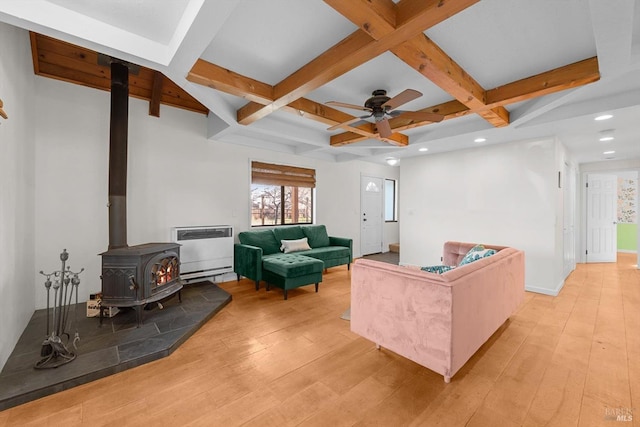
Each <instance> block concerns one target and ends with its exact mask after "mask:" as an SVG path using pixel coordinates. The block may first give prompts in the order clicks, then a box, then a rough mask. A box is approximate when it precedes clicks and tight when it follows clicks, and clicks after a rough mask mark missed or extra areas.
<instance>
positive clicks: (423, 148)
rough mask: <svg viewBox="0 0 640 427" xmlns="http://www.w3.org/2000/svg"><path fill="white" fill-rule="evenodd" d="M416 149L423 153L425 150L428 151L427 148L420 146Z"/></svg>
mask: <svg viewBox="0 0 640 427" xmlns="http://www.w3.org/2000/svg"><path fill="white" fill-rule="evenodd" d="M418 151H422V152H423V153H424V152H425V151H429V149H428V148H427V147H422V148H419V149H418Z"/></svg>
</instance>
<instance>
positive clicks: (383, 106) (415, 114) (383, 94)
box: [326, 89, 444, 138]
mask: <svg viewBox="0 0 640 427" xmlns="http://www.w3.org/2000/svg"><path fill="white" fill-rule="evenodd" d="M421 96H422V93H420V92H418V91H417V90H413V89H405V90H404V91H402V92H400V93H399V94H397V95H396V96H394V97H393V98H390V97H388V96H387V91H386V90H384V89H378V90H374V91H373V93H372V94H371V98H369V99H367V100H366V101H365V102H364V106H360V105H355V104H347V103H344V102H338V101H329V102H326V104H327V105H332V106H335V107H343V108H351V109H355V110H362V111H368V112H369V113H370V114H369V115H366V116H361V117H355V118H353V119H351V120H347V121H346V122H342V123H338V124H337V125H334V126H331V127H330V128H329V129H328V130H335V129H338V128H341V127H348V126H349V125H351V124H353V123H355V122H358V121H361V120H364V119H368V118H369V117H373V119H374V120H375V123H376V127H377V128H378V133H379V134H380V137H382V138H388V137H390V136H391V134H392V133H393V132H392V131H391V125H390V124H389V120H388V117H397V116H399V115H401V114H402V116H403V117H406V118H410V119H412V120H416V121H430V122H440V121H442V119H444V116H443V115H441V114H436V113H429V112H426V111H401V110H396V108H398V107H399V106H401V105H403V104H406V103H407V102H409V101H413V100H414V99H416V98H419V97H421Z"/></svg>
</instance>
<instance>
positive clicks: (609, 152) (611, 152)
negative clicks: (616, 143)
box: [602, 150, 616, 154]
mask: <svg viewBox="0 0 640 427" xmlns="http://www.w3.org/2000/svg"><path fill="white" fill-rule="evenodd" d="M615 153H616V152H615V151H613V150H611V151H605V152H603V153H602V154H615Z"/></svg>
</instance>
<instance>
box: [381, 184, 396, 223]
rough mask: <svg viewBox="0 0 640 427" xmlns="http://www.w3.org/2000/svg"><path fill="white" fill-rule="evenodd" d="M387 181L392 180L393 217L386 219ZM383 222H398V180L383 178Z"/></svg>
mask: <svg viewBox="0 0 640 427" xmlns="http://www.w3.org/2000/svg"><path fill="white" fill-rule="evenodd" d="M387 181H390V182H393V219H387ZM384 203H385V206H384V222H385V223H387V222H398V181H397V180H395V179H390V178H384Z"/></svg>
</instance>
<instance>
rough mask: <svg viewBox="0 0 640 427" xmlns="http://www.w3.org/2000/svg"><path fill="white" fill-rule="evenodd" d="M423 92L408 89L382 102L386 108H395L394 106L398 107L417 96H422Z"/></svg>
mask: <svg viewBox="0 0 640 427" xmlns="http://www.w3.org/2000/svg"><path fill="white" fill-rule="evenodd" d="M421 96H422V93H420V92H418V91H417V90H413V89H406V90H403V91H402V92H400V93H399V94H397V95H396V96H394V97H393V98H391V99H390V100H388V101H387V102H385V103H384V104H382V108H384V109H386V110H393V109H394V108H398V107H399V106H401V105H402V104H406V103H407V102H409V101H413V100H414V99H416V98H420V97H421Z"/></svg>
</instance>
